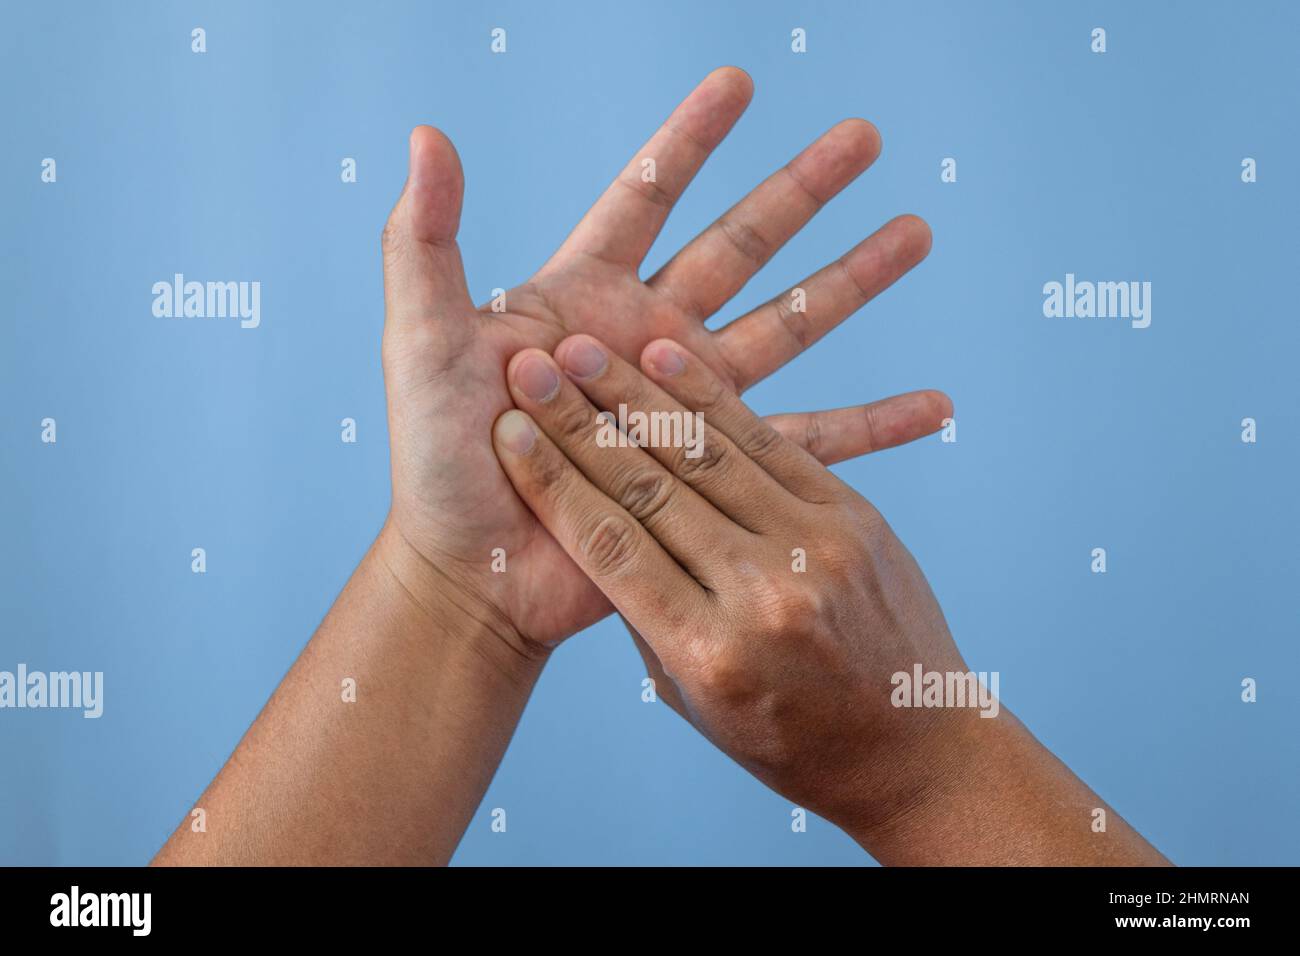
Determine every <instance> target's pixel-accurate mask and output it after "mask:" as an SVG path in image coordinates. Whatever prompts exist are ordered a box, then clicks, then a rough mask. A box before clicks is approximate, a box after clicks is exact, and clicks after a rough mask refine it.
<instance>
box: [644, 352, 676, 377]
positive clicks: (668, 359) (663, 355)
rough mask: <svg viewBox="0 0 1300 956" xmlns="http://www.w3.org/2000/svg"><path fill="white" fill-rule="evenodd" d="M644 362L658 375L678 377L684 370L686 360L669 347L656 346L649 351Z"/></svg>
mask: <svg viewBox="0 0 1300 956" xmlns="http://www.w3.org/2000/svg"><path fill="white" fill-rule="evenodd" d="M646 361H647V362H649V363H650V367H651V368H653V369H654V370H655V371H656V372H658V373H659V374H660V375H679V374H681V371H682V369H684V368H686V360H685V359H683V358H682V355H681V353H680V352H678V351H677V350H676V349H675V348H673V347H672V346H671V345H656V346H654V347H653V348H651V349H650V353H649V354H648V355H647V356H646Z"/></svg>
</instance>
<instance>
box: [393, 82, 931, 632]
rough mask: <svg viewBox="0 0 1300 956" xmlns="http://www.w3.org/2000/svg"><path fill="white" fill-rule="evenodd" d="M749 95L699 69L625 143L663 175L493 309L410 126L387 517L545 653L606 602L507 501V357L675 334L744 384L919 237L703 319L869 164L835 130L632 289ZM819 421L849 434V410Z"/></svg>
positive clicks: (603, 208) (620, 191) (455, 172)
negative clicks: (497, 437)
mask: <svg viewBox="0 0 1300 956" xmlns="http://www.w3.org/2000/svg"><path fill="white" fill-rule="evenodd" d="M747 100H748V78H747V77H745V76H744V74H743V73H740V71H735V70H721V71H717V72H715V73H714V74H712V75H711V76H710V77H709V78H708V79H706V80H705V82H704V83H703V84H701V85H700V87H698V88H697V89H696V91H695V92H694V93H693V94H692V95H691V96H690V97H689V98H688V99H687V100H686V101H685V102H684V103H683V104H682V106H680V107H679V108H678V110H677V111H676V112H675V113H674V114H673V117H672V118H670V120H669V122H668V123H667V124H666V125H665V127H664V128H663V129H662V130H660V132H659V133H658V134H657V135H656V136H655V137H654V138H653V139H651V141H650V142H649V143H647V144H646V146H645V147H644V148H643V150H642V151H641V152H640V153H639V154H638V157H644V156H646V155H651V156H653V157H655V158H656V160H657V165H658V170H659V178H660V181H661V183H662V185H660V184H654V185H650V186H647V185H645V184H643V183H639V181H632V180H629V179H628V177H629V175H636V176H638V177H639V170H640V166H639V165H638V164H637V160H636V159H634V160H633V164H630V166H629V170H630V171H629V170H625V172H624V174H623V175H622V176H620V180H621V182H616V183H615V184H614V185H612V186H611V187H610V188H609V190H607V191H606V193H605V195H604V196H603V197H602V198H601V200H600V201H599V202H598V203H597V204H596V206H594V207H593V208H592V210H591V211H590V212H589V213H588V214H587V216H586V217H585V218H584V219H583V221H582V223H580V224H579V226H578V228H577V229H576V230H575V231H574V233H573V234H572V235H571V236H570V237H569V239H568V240H567V241H566V242H565V243H564V245H563V246H562V247H561V249H560V250H559V251H558V252H557V253H556V255H555V256H554V257H553V258H552V259H551V260H550V261H549V262H548V263H547V264H546V265H545V266H543V268H542V269H541V270H540V271H539V272H538V273H537V275H535V276H534V277H533V279H532V280H530V281H529V282H528V283H525V284H524V285H523V286H520V287H518V288H516V289H513V290H511V291H510V292H508V293H507V294H506V296H505V306H506V309H505V311H502V312H495V311H492V310H491V308H490V307H488V306H484V307H482V308H478V309H476V308H474V307H473V305H472V304H471V303H470V300H469V297H468V293H467V292H466V291H465V287H464V278H463V271H462V270H461V265H460V260H459V253H458V252H457V250H456V247H455V243H454V235H455V230H456V226H457V223H458V220H459V211H460V210H459V207H460V191H461V180H460V171H459V163H458V161H457V160H456V158H455V153H454V150H453V149H452V148H451V145H450V143H449V142H447V141H446V140H445V139H443V138H440V137H438V134H436V133H434V132H433V131H430V130H425V131H424V132H423V133H422V132H420V131H417V134H415V136H413V140H412V178H411V180H409V181H408V184H407V190H406V192H405V193H404V194H403V197H402V200H400V201H399V203H398V207H397V209H396V210H395V211H394V216H393V219H392V220H390V225H389V227H388V229H386V230H385V237H386V242H385V272H386V289H387V294H388V300H389V301H388V306H389V308H388V312H389V323H388V327H387V329H386V333H385V369H386V377H387V379H388V388H389V415H390V425H391V430H392V446H393V511H394V518H395V520H396V522H397V525H398V527H399V528H400V529H401V531H402V534H403V535H404V536H405V537H406V538H407V540H408V541H409V542H410V543H411V545H412V546H413V547H414V548H415V549H416V550H417V551H419V552H420V553H421V554H422V555H423V556H424V557H425V558H426V559H427V560H428V561H429V562H430V563H431V564H432V565H433V566H434V567H435V568H437V569H438V570H439V571H440V572H442V573H444V574H448V575H450V576H453V577H454V578H456V579H457V580H458V582H459V583H460V584H461V585H462V586H464V585H467V584H468V585H470V586H472V587H473V588H474V589H475V591H476V592H477V593H478V594H479V595H480V596H481V597H483V598H484V599H485V600H487V601H488V602H490V604H491V605H492V607H494V608H495V609H497V610H499V612H500V613H501V614H503V615H504V616H505V618H506V619H507V620H508V621H510V622H512V624H513V625H514V626H515V627H516V628H517V629H518V630H519V632H520V633H521V634H522V635H523V636H524V637H526V638H528V639H530V640H532V641H534V642H537V643H541V644H545V645H548V646H549V645H552V644H554V643H556V642H558V641H560V640H562V639H563V638H564V637H566V636H567V635H569V634H572V633H574V632H575V631H577V630H580V629H581V628H583V627H585V626H587V625H588V624H591V623H593V622H594V621H596V620H598V619H599V618H600V617H602V616H604V615H605V614H606V613H608V612H609V610H610V607H609V604H608V602H607V601H606V599H605V598H604V596H603V595H602V594H601V592H600V591H599V590H598V589H597V588H596V587H595V586H594V585H593V584H592V583H591V582H590V581H589V580H588V578H587V577H586V576H585V575H584V574H583V573H582V572H581V571H580V570H579V569H578V567H577V566H576V565H575V564H573V562H572V561H571V560H570V559H569V557H568V555H567V554H566V553H565V552H564V550H563V549H562V548H561V547H560V546H559V544H558V543H557V542H556V541H555V539H554V538H552V537H551V536H550V534H549V533H548V532H547V531H546V530H545V529H544V528H543V527H542V526H541V524H540V523H539V522H538V521H537V520H536V518H535V517H534V516H533V514H532V512H531V511H529V510H528V508H527V507H526V506H525V505H524V504H523V502H522V501H520V499H519V498H518V497H517V496H516V494H515V493H514V490H513V488H512V486H511V485H510V483H509V481H508V480H507V478H506V476H505V473H504V472H503V471H502V470H501V468H500V466H499V465H498V463H497V459H496V456H495V454H494V452H493V450H492V443H491V426H492V423H493V422H494V421H495V419H496V418H497V417H498V416H499V415H500V414H501V413H502V412H504V411H506V410H507V409H508V408H511V407H512V406H513V404H514V403H513V401H512V399H511V396H510V393H509V391H508V389H507V386H506V383H505V376H504V374H503V370H504V368H505V366H506V363H507V362H508V361H509V359H510V357H511V356H512V355H514V354H515V353H517V352H518V351H520V350H521V349H524V348H529V347H535V348H541V349H545V350H547V351H551V350H552V349H554V347H555V346H556V345H557V344H558V343H559V342H560V341H561V340H562V339H563V338H565V337H566V336H568V335H571V334H573V333H575V332H585V333H587V334H590V335H593V336H595V337H596V338H599V339H601V340H602V341H604V342H605V343H606V344H608V345H609V346H610V347H611V348H614V349H615V350H617V351H618V352H619V353H620V354H621V355H622V356H623V357H624V358H626V359H628V360H629V361H632V362H637V361H638V359H639V356H640V353H641V350H642V349H643V348H644V347H645V346H646V345H647V344H648V343H649V342H651V341H653V340H654V339H656V338H671V339H675V340H677V341H679V342H681V343H682V344H684V345H685V346H687V347H688V348H689V349H691V350H692V351H694V352H695V353H696V354H697V355H700V356H701V357H702V358H704V359H705V360H706V361H707V362H708V363H709V364H710V365H711V366H712V367H713V368H714V370H715V371H716V372H718V374H719V375H720V376H721V377H723V379H724V380H726V381H727V382H729V383H730V384H731V385H732V386H733V387H735V388H736V389H737V390H738V391H739V390H743V389H744V388H745V387H747V386H749V385H750V384H752V383H753V382H754V381H757V380H758V379H759V378H762V377H763V376H764V375H766V374H768V373H770V372H771V371H773V370H775V369H776V368H777V367H779V366H780V365H781V364H784V362H785V361H788V360H789V358H791V357H793V355H795V354H797V353H798V352H799V351H801V350H802V349H803V348H804V347H806V346H807V345H808V344H811V342H812V341H814V340H815V339H816V338H818V337H820V335H822V334H824V333H825V332H826V331H828V330H829V329H830V328H831V327H833V326H834V325H835V324H837V323H838V322H839V321H842V320H843V319H844V318H845V317H847V315H848V314H849V313H851V312H852V311H853V310H855V309H856V308H857V307H858V306H860V305H861V304H862V302H864V301H865V300H866V299H868V298H870V297H871V295H873V294H874V292H876V291H879V290H880V289H882V288H884V287H885V286H887V285H888V284H890V283H891V282H892V281H893V280H894V279H896V278H897V277H898V276H899V275H901V274H902V273H903V272H905V271H906V270H907V269H908V268H910V267H911V265H913V264H914V263H915V262H916V261H918V260H919V259H920V258H921V257H922V256H923V255H924V253H925V251H926V249H927V248H928V231H927V230H926V229H925V226H924V224H923V223H920V221H919V220H915V219H910V218H903V219H899V220H895V221H894V222H892V223H890V224H889V225H888V226H886V227H885V228H883V229H882V230H880V232H878V233H877V234H876V235H875V236H872V237H871V238H870V239H868V240H866V241H864V242H863V243H861V244H860V245H859V246H858V247H856V248H855V249H854V250H852V251H851V252H850V253H848V254H847V255H846V256H844V257H843V258H842V259H841V260H839V262H837V263H835V264H833V265H831V266H828V267H827V268H826V269H823V270H822V271H820V272H818V273H817V274H816V275H814V276H812V277H810V278H808V279H807V280H805V281H804V282H802V283H800V286H801V287H802V288H803V289H804V290H805V295H806V297H807V300H808V302H809V305H808V307H807V312H805V313H795V312H792V311H791V310H790V309H788V308H786V307H785V299H784V298H783V297H778V298H777V299H775V300H773V301H772V302H771V303H769V304H768V305H766V306H764V307H762V308H760V309H757V310H755V311H754V312H752V313H750V314H749V315H746V316H744V317H742V318H741V319H739V320H737V321H736V322H734V323H732V325H730V326H728V327H726V328H725V329H723V330H721V331H720V332H716V333H715V332H711V331H709V330H708V329H706V328H705V326H704V324H703V320H704V319H705V318H707V317H708V316H709V315H711V314H712V313H713V312H714V311H716V310H717V309H718V308H719V307H721V305H722V304H724V303H725V302H726V301H727V300H728V299H730V298H731V296H733V295H734V294H735V292H736V291H738V290H739V288H740V287H741V286H742V285H743V284H744V283H745V281H747V280H748V278H749V277H750V276H751V275H752V274H753V273H754V272H755V271H757V269H758V268H759V267H760V266H761V265H762V263H763V262H764V261H766V259H767V258H768V257H769V256H770V255H771V254H772V253H773V252H775V250H776V249H777V248H779V246H780V245H781V244H782V243H783V242H784V241H785V240H786V239H788V238H789V236H790V235H792V234H793V233H794V232H795V231H797V230H798V228H799V227H801V226H802V225H803V223H804V222H806V221H807V219H808V218H810V217H811V215H812V213H814V212H815V211H816V209H817V208H819V207H820V205H821V204H822V203H824V202H825V200H826V199H828V198H830V196H831V195H833V194H834V193H835V192H837V191H838V190H839V189H840V188H842V187H843V185H845V184H846V183H847V182H848V181H849V180H851V179H852V178H853V177H854V176H856V175H857V173H858V172H860V171H861V170H862V169H863V168H865V166H866V165H868V164H869V163H870V161H871V159H873V158H874V154H875V152H876V150H877V149H878V143H876V141H875V140H874V131H873V130H871V128H870V127H869V126H867V125H866V124H862V123H847V124H841V125H840V126H837V127H835V128H834V129H833V130H831V132H830V133H828V134H826V136H824V137H823V138H822V139H821V140H819V141H818V142H817V143H815V144H814V145H813V146H812V147H810V148H809V149H808V150H806V151H805V152H804V153H803V154H801V155H800V157H798V158H797V159H796V160H795V161H794V162H793V163H791V164H790V166H788V167H786V169H785V170H783V171H782V172H781V173H778V174H777V175H776V176H773V177H772V178H771V179H769V180H768V181H767V182H766V183H764V185H763V186H761V187H759V189H757V190H755V192H754V193H752V194H751V195H750V196H749V197H747V198H746V199H745V200H744V201H742V202H741V203H740V204H739V205H737V206H736V207H735V208H734V209H733V210H731V211H730V212H729V213H728V214H727V215H726V216H724V217H723V219H722V220H719V223H718V224H715V226H714V227H713V228H712V229H710V230H707V231H706V232H705V233H703V234H702V235H701V236H700V237H698V238H697V239H696V240H695V241H694V242H692V243H691V244H689V245H688V246H687V247H686V248H685V249H684V250H682V252H681V253H679V254H678V255H677V256H676V257H674V258H673V260H672V261H670V262H669V263H668V264H667V265H666V266H665V267H664V268H663V269H662V270H661V271H660V272H659V273H658V274H656V275H655V276H654V277H652V278H651V279H649V280H648V281H642V280H641V279H640V277H639V276H638V268H639V265H640V262H641V260H642V258H643V257H644V255H645V253H646V252H647V251H648V249H649V246H650V243H651V242H653V240H654V237H655V235H656V234H657V233H658V231H659V228H660V227H661V226H662V223H663V220H664V219H665V218H666V216H667V213H668V209H669V208H670V207H671V203H672V201H673V200H674V199H675V198H676V196H677V195H679V194H680V192H681V190H682V189H684V188H685V185H686V183H687V182H689V180H690V178H691V177H692V176H693V175H694V172H695V170H696V169H698V167H699V165H700V164H701V163H702V162H703V159H704V157H705V155H707V149H705V150H701V149H700V146H699V144H701V143H705V144H716V142H718V141H720V140H721V138H722V137H723V136H724V135H725V134H726V132H727V131H728V130H729V128H730V126H731V124H732V123H733V122H734V121H735V119H736V118H737V117H738V115H739V113H740V111H741V110H743V108H744V106H745V104H746V102H747ZM686 127H690V129H689V130H687V129H686ZM421 136H423V137H424V142H423V143H421V142H419V140H418V137H421ZM710 148H711V145H710ZM417 166H418V167H419V168H418V172H417ZM796 169H797V170H798V172H797V173H796V172H795V170H796ZM629 183H630V184H629ZM792 209H793V212H792ZM933 396H934V393H929V395H928V396H927V400H926V401H916V400H915V396H911V397H910V398H911V399H912V401H911V403H910V404H902V403H903V402H904V401H905V400H906V399H907V398H909V397H900V398H899V399H896V400H894V401H895V402H896V403H898V404H895V405H894V406H890V407H892V408H893V409H894V418H895V419H896V421H895V422H894V424H895V425H896V429H895V431H896V434H892V435H888V436H881V435H879V434H877V435H870V434H867V435H864V436H857V437H848V438H844V437H843V436H841V440H839V441H838V442H835V441H830V442H827V449H826V450H827V451H829V452H830V454H829V457H830V458H836V457H845V454H844V449H846V448H851V449H852V452H853V453H854V454H860V453H862V452H863V451H867V450H872V448H873V447H881V446H883V445H884V444H890V443H897V442H898V441H902V440H910V439H911V438H914V437H918V436H919V435H921V434H925V433H928V432H929V431H932V430H933V429H934V428H935V427H936V426H937V424H938V421H939V418H941V417H942V415H941V414H938V413H937V412H936V409H937V408H939V407H940V406H942V405H943V404H944V403H945V402H946V399H942V396H938V397H933ZM882 404H883V405H888V403H882ZM825 414H827V415H833V414H835V413H825ZM825 421H826V423H827V424H828V425H831V424H835V423H836V422H839V424H840V427H841V428H842V427H843V420H842V419H826V420H825ZM783 430H784V429H783ZM810 450H813V451H816V450H817V449H810ZM822 457H823V458H827V457H828V456H827V455H823V456H822ZM496 549H501V551H502V552H504V555H505V560H506V567H505V571H504V573H494V572H493V571H492V570H491V563H492V559H493V555H494V554H499V553H500V552H497V551H496Z"/></svg>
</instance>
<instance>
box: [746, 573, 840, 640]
mask: <svg viewBox="0 0 1300 956" xmlns="http://www.w3.org/2000/svg"><path fill="white" fill-rule="evenodd" d="M753 608H754V611H755V613H756V614H757V615H758V616H759V619H760V621H761V624H762V627H763V629H764V630H766V631H768V632H769V633H772V634H778V635H790V634H799V633H803V632H806V631H811V630H814V629H815V624H816V622H817V621H818V620H819V618H820V617H821V615H822V614H823V613H824V611H825V610H826V607H825V601H824V600H823V598H822V596H821V595H820V593H819V592H818V591H817V590H815V589H813V588H808V587H801V586H798V585H796V584H794V583H792V582H790V581H786V580H784V579H782V578H778V577H769V578H767V579H765V580H764V581H762V582H759V583H758V585H757V586H756V588H755V593H754V597H753Z"/></svg>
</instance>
